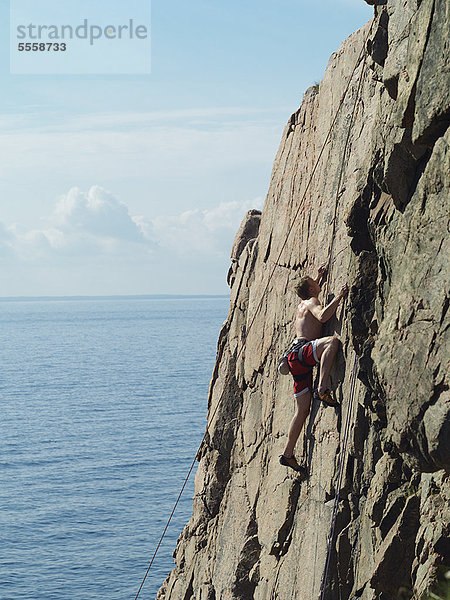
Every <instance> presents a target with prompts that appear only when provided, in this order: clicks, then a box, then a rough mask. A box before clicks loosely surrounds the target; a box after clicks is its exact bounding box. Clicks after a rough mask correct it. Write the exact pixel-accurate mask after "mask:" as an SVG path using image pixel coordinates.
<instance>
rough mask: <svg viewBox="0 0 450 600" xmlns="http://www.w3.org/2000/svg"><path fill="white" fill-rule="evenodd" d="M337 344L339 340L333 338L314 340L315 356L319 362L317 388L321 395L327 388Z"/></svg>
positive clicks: (337, 347)
mask: <svg viewBox="0 0 450 600" xmlns="http://www.w3.org/2000/svg"><path fill="white" fill-rule="evenodd" d="M339 343H340V342H339V339H338V338H337V337H335V336H328V337H324V338H320V339H318V340H316V354H317V358H318V359H319V361H320V375H319V385H318V388H317V389H318V392H319V394H323V393H324V392H325V390H326V389H327V387H328V385H327V384H328V378H329V377H330V371H331V367H332V366H333V362H334V358H335V356H336V353H337V351H338V349H339Z"/></svg>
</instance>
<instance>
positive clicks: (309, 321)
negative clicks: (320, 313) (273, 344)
mask: <svg viewBox="0 0 450 600" xmlns="http://www.w3.org/2000/svg"><path fill="white" fill-rule="evenodd" d="M316 300H317V298H316ZM310 302H311V299H310V300H302V301H301V302H300V304H299V305H298V308H297V314H296V317H295V332H296V335H297V338H306V339H307V340H309V341H311V340H316V339H317V338H319V337H321V333H322V323H321V322H320V321H319V320H318V319H317V318H316V317H315V316H314V315H313V313H312V312H311V310H310Z"/></svg>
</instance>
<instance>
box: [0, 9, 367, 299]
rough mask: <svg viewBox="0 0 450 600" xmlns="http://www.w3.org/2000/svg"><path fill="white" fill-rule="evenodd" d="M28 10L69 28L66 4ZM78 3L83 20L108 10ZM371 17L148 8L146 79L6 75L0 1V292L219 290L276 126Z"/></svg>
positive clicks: (259, 202) (268, 162)
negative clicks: (62, 17)
mask: <svg viewBox="0 0 450 600" xmlns="http://www.w3.org/2000/svg"><path fill="white" fill-rule="evenodd" d="M27 1H28V2H29V1H30V0H11V3H12V4H13V5H14V6H13V8H14V9H16V8H18V7H19V6H20V3H21V2H27ZM41 1H42V2H44V3H45V5H46V10H47V11H50V13H51V12H52V10H54V12H55V15H56V14H57V13H58V11H61V7H62V6H64V7H65V10H68V11H69V9H70V10H72V11H75V12H73V14H71V16H70V18H75V17H74V15H76V11H77V7H78V8H79V6H80V2H81V0H64V3H63V4H61V2H60V0H33V4H34V6H36V5H37V6H39V2H41ZM84 1H85V0H84ZM77 2H78V4H77ZM133 2H135V3H139V2H140V3H147V4H148V2H147V0H133ZM90 4H91V5H93V6H95V7H96V8H95V10H96V11H97V13H96V14H95V15H94V16H93V18H97V19H99V20H101V19H103V20H104V19H106V18H111V19H112V18H113V15H114V7H115V6H116V7H119V6H124V3H123V0H97V2H95V3H92V2H90ZM125 5H126V3H125ZM372 13H373V8H372V7H370V6H368V5H367V4H366V3H365V2H364V0H320V1H318V2H313V1H312V0H258V1H256V0H247V1H246V2H242V1H240V2H238V1H235V0H228V1H227V2H223V0H222V1H219V0H191V2H186V1H185V0H153V2H152V4H151V72H150V73H142V74H117V75H113V74H97V75H95V74H88V73H87V72H86V73H82V74H54V75H51V74H26V75H20V74H11V73H10V31H9V20H10V4H9V2H8V1H7V0H0V28H1V33H2V35H1V36H0V87H1V89H2V94H1V97H0V138H1V139H0V149H1V150H0V152H1V161H0V197H1V203H0V276H1V279H0V281H1V290H0V296H1V297H11V296H72V295H77V296H78V295H88V296H95V295H129V294H132V295H135V294H136V295H137V294H226V293H228V287H227V284H226V275H227V271H228V267H229V264H230V250H231V246H232V243H233V239H234V235H235V233H236V231H237V228H238V227H239V224H240V222H241V220H242V218H243V217H244V215H245V212H246V211H247V210H249V209H251V208H260V209H261V208H262V207H263V203H264V198H265V195H266V193H267V189H268V185H269V180H270V174H271V169H272V163H273V160H274V158H275V154H276V151H277V148H278V145H279V142H280V139H281V134H282V131H283V129H284V126H285V124H286V122H287V120H288V119H289V116H290V115H291V114H292V113H293V112H294V111H295V110H297V109H298V107H299V106H300V103H301V99H302V96H303V94H304V92H305V90H306V89H307V88H308V87H309V86H311V85H314V84H315V83H317V82H319V81H320V80H321V78H322V77H323V74H324V71H325V67H326V64H327V62H328V59H329V57H330V55H331V54H332V53H333V52H334V51H336V50H337V49H338V47H339V45H340V43H341V42H342V41H343V40H344V39H345V38H346V37H347V36H348V35H350V34H351V33H352V32H353V31H355V30H356V29H358V28H359V27H361V26H362V25H363V24H364V23H365V22H366V21H368V20H369V19H370V18H371V16H372ZM80 16H81V15H80ZM99 47H100V46H99ZM136 64H137V63H136ZM87 70H88V69H87V68H86V71H87Z"/></svg>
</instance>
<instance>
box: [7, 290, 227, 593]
mask: <svg viewBox="0 0 450 600" xmlns="http://www.w3.org/2000/svg"><path fill="white" fill-rule="evenodd" d="M228 303H229V299H228V297H224V296H220V297H211V296H208V297H200V296H199V297H192V296H189V297H182V296H170V297H163V296H149V297H142V296H141V297H110V298H58V299H54V298H41V299H14V300H12V299H3V300H0V399H1V402H0V423H1V434H0V473H1V477H0V599H1V600H99V599H100V598H102V599H103V598H104V599H107V600H128V599H130V600H133V599H134V598H135V596H136V594H137V591H138V589H139V586H140V584H141V581H142V579H143V577H144V575H145V572H146V570H147V567H148V565H149V563H150V559H151V557H152V555H153V552H154V551H155V548H156V545H157V543H158V540H159V538H160V536H161V533H162V531H163V529H164V527H165V524H166V521H167V519H168V517H169V515H170V512H171V510H172V508H173V505H174V503H175V500H176V498H177V496H178V493H179V491H180V489H181V486H182V484H183V480H184V478H185V476H186V474H187V471H188V469H189V467H190V465H191V463H192V460H193V458H194V457H195V453H196V451H197V449H198V446H199V444H200V442H201V440H202V437H203V434H204V431H205V426H206V411H207V395H208V385H209V381H210V378H211V373H212V369H213V365H214V361H215V356H216V344H217V338H218V334H219V330H220V327H221V325H222V323H223V321H224V320H225V319H226V316H227V310H228ZM194 473H195V470H194ZM193 475H194V474H193ZM193 475H192V476H191V478H190V480H189V483H188V485H187V487H186V489H185V491H184V493H183V495H182V498H181V501H180V504H179V505H178V508H177V510H176V512H175V515H174V517H173V520H172V522H171V524H170V526H169V529H168V531H167V534H166V537H165V539H164V541H163V543H162V545H161V547H160V549H159V551H158V554H157V556H156V559H155V562H154V563H153V565H152V568H151V570H150V572H149V574H148V577H147V580H146V582H145V584H144V586H143V588H142V591H141V593H140V595H139V598H141V599H153V598H155V596H156V593H157V590H158V589H159V587H160V586H161V584H162V583H163V581H164V579H165V578H166V576H167V575H168V573H169V572H170V570H171V569H172V568H173V567H174V566H175V562H174V559H173V558H172V553H173V550H174V548H175V546H176V541H177V538H178V536H179V535H180V533H181V531H182V529H183V527H184V525H185V524H186V523H187V521H188V520H189V518H190V516H191V513H192V498H193V493H194V481H193V480H194V476H193Z"/></svg>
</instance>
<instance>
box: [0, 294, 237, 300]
mask: <svg viewBox="0 0 450 600" xmlns="http://www.w3.org/2000/svg"><path fill="white" fill-rule="evenodd" d="M228 297H229V294H110V295H95V296H87V295H71V296H61V295H59V296H0V302H18V301H36V300H41V301H42V300H126V299H128V300H131V299H136V300H138V299H151V298H166V299H169V298H228Z"/></svg>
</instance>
